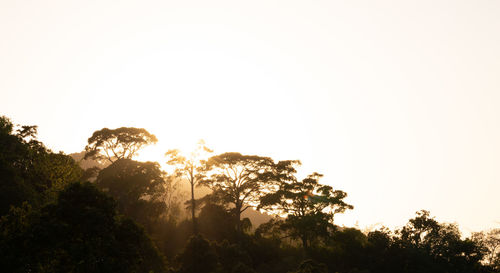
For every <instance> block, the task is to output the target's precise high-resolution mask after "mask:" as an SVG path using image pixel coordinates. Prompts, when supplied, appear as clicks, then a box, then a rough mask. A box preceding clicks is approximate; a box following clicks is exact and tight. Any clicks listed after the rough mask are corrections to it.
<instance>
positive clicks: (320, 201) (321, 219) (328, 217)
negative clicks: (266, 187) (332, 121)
mask: <svg viewBox="0 0 500 273" xmlns="http://www.w3.org/2000/svg"><path fill="white" fill-rule="evenodd" d="M296 164H298V162H297V161H282V162H279V163H278V168H277V170H278V177H279V179H278V184H277V186H278V188H277V189H276V190H275V191H273V192H270V193H268V194H266V195H264V196H262V197H261V199H260V205H259V208H261V209H265V210H267V211H270V212H272V213H278V214H280V215H281V216H284V217H286V220H285V221H284V223H283V224H282V228H283V229H284V230H287V231H288V232H289V233H290V236H292V237H293V238H298V239H300V240H301V241H302V245H303V246H304V248H308V247H309V246H310V243H311V241H312V240H313V239H314V238H316V237H318V236H320V237H321V236H323V237H325V236H327V235H328V230H329V229H332V228H333V216H334V215H335V214H336V213H342V212H344V211H345V210H346V209H352V208H353V206H352V205H349V204H347V203H345V202H344V200H343V199H344V198H345V197H346V196H347V194H346V193H345V192H343V191H340V190H333V188H332V187H331V186H327V185H323V184H320V183H319V182H318V180H319V178H320V177H322V175H321V174H318V173H313V174H311V175H309V176H308V177H307V178H305V179H303V180H302V181H298V180H297V179H296V177H295V175H294V173H295V172H296V171H295V168H293V166H294V165H296Z"/></svg>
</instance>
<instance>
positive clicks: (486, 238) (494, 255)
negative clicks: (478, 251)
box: [472, 228, 500, 272]
mask: <svg viewBox="0 0 500 273" xmlns="http://www.w3.org/2000/svg"><path fill="white" fill-rule="evenodd" d="M472 240H473V241H474V242H476V243H477V244H479V245H481V246H483V249H484V252H485V255H484V260H483V262H484V263H485V264H487V265H489V266H491V267H492V268H493V269H495V270H496V271H498V272H500V229H498V228H496V229H491V230H489V231H487V232H485V231H481V232H475V233H473V234H472Z"/></svg>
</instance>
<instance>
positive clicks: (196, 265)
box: [177, 235, 217, 273]
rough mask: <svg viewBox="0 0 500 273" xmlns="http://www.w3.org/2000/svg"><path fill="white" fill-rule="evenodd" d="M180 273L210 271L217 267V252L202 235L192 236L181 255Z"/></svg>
mask: <svg viewBox="0 0 500 273" xmlns="http://www.w3.org/2000/svg"><path fill="white" fill-rule="evenodd" d="M177 260H178V262H179V264H180V269H179V273H210V272H214V271H215V270H216V268H217V254H216V252H215V250H214V249H213V247H212V246H211V245H210V243H209V242H208V241H207V240H205V239H204V238H203V237H202V236H200V235H194V236H192V237H191V238H190V239H189V241H188V243H187V245H186V248H185V249H184V251H183V252H182V253H181V254H180V255H179V257H178V259H177Z"/></svg>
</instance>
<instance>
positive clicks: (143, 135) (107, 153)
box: [85, 127, 158, 163]
mask: <svg viewBox="0 0 500 273" xmlns="http://www.w3.org/2000/svg"><path fill="white" fill-rule="evenodd" d="M156 142H158V139H157V138H156V136H155V135H153V134H150V133H149V132H148V131H146V129H143V128H134V127H120V128H117V129H108V128H102V129H101V130H98V131H95V132H94V133H93V134H92V136H91V137H90V138H89V139H88V145H87V146H86V147H85V151H86V153H85V159H87V158H93V159H97V160H107V161H109V162H110V163H113V162H114V161H116V160H119V159H132V157H133V156H134V155H136V154H137V152H138V151H139V150H140V149H141V148H143V147H144V146H146V145H149V144H154V143H156Z"/></svg>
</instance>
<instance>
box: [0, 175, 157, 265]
mask: <svg viewBox="0 0 500 273" xmlns="http://www.w3.org/2000/svg"><path fill="white" fill-rule="evenodd" d="M0 229H1V232H0V268H2V271H5V272H75V273H77V272H82V273H86V272H143V273H148V272H151V271H154V272H165V271H166V270H165V264H164V261H163V258H162V257H161V256H160V255H159V254H158V252H157V250H156V249H155V247H154V246H153V244H152V243H151V241H150V240H149V238H148V237H147V236H146V235H145V233H144V231H143V230H142V229H141V228H139V227H138V226H137V225H136V224H135V223H134V222H132V221H130V220H127V219H123V218H120V217H117V215H116V211H115V203H114V201H113V200H112V199H111V198H110V197H107V196H106V195H104V194H103V193H101V192H100V191H98V190H97V189H96V188H95V187H94V186H93V185H91V184H89V183H85V184H79V183H76V184H72V185H70V186H69V187H68V188H67V189H65V190H63V191H62V192H61V193H60V195H59V196H58V198H57V201H56V202H55V203H52V204H49V205H46V206H44V207H43V208H42V209H41V211H39V212H38V211H33V210H31V208H30V207H29V206H25V207H23V208H19V209H13V210H11V213H10V214H9V215H8V216H5V217H3V218H2V220H0Z"/></svg>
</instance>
